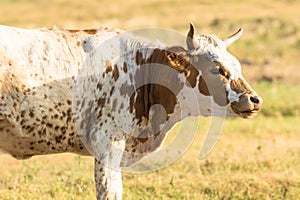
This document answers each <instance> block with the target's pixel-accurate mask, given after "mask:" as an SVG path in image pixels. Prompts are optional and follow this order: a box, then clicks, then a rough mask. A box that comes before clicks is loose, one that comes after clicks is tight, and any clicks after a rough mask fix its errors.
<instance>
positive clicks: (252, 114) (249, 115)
mask: <svg viewBox="0 0 300 200" xmlns="http://www.w3.org/2000/svg"><path fill="white" fill-rule="evenodd" d="M257 112H258V111H257V110H251V111H244V112H240V113H239V115H240V116H241V117H242V118H245V119H251V118H253V117H255V116H256V115H257Z"/></svg>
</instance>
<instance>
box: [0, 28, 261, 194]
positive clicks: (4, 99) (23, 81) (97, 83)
mask: <svg viewBox="0 0 300 200" xmlns="http://www.w3.org/2000/svg"><path fill="white" fill-rule="evenodd" d="M241 34H242V30H239V31H238V32H237V33H235V34H233V35H232V36H230V37H228V38H227V39H224V40H221V39H219V38H218V37H216V36H214V35H209V34H202V35H195V34H194V27H193V25H191V26H190V30H189V32H188V35H187V37H186V44H187V48H184V47H182V46H166V45H164V44H162V43H159V42H152V41H149V40H146V39H143V38H140V37H137V36H133V35H130V34H127V33H124V32H123V31H121V30H117V29H109V28H100V29H97V30H64V31H62V30H55V29H52V30H51V29H34V30H25V29H20V28H14V27H7V26H0V150H1V151H2V152H5V153H8V154H10V155H12V156H13V157H15V158H17V159H27V158H30V157H31V156H34V155H43V154H54V153H63V152H72V153H76V154H81V155H92V156H94V157H95V184H96V191H97V199H121V198H122V178H121V170H120V169H121V167H126V166H131V165H133V164H135V163H136V162H138V161H139V160H141V159H142V158H143V157H145V156H146V155H148V154H150V153H151V152H154V151H156V150H158V149H159V148H160V147H161V146H162V144H163V141H164V139H165V138H166V136H167V133H168V131H169V130H170V129H171V128H172V126H173V125H174V124H175V123H176V122H179V121H181V120H182V119H184V118H186V117H188V116H200V115H201V116H211V115H217V116H220V115H221V116H224V115H226V116H240V117H243V118H251V117H253V116H255V115H256V113H257V111H258V110H260V108H261V106H262V98H261V97H259V96H258V95H257V94H256V93H255V91H254V90H253V89H252V88H251V87H250V86H249V85H248V83H247V82H246V81H245V79H244V78H243V76H242V74H241V66H240V63H239V62H238V60H237V59H236V58H235V57H234V56H232V55H231V54H230V53H229V52H228V51H227V50H226V48H227V47H228V46H229V45H230V44H232V43H233V42H234V41H236V40H237V39H238V38H239V37H240V36H241ZM224 110H226V112H224Z"/></svg>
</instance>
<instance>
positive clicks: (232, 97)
mask: <svg viewBox="0 0 300 200" xmlns="http://www.w3.org/2000/svg"><path fill="white" fill-rule="evenodd" d="M242 32H243V30H242V29H240V30H238V31H237V32H236V33H235V34H233V35H231V36H230V37H228V38H227V39H225V40H221V39H219V38H218V37H216V36H214V35H207V34H205V35H195V34H194V27H193V25H192V24H191V25H190V30H189V32H188V35H187V39H186V43H187V50H185V49H184V48H181V47H171V48H170V49H169V50H168V51H167V52H168V53H167V54H168V55H167V57H168V59H169V62H170V63H171V64H172V65H173V66H176V68H177V69H179V70H180V71H184V72H185V74H186V76H187V79H188V80H189V79H190V80H192V79H191V77H194V78H196V77H197V78H196V79H197V80H196V82H195V81H194V83H193V82H190V83H192V85H191V87H194V89H197V91H198V92H200V93H201V95H202V96H203V95H204V96H211V97H212V98H213V100H214V103H215V104H217V105H218V106H221V107H229V112H228V113H227V115H228V116H237V115H238V116H241V117H243V118H251V117H254V116H255V115H256V113H257V111H258V110H260V109H261V107H262V101H263V100H262V98H261V97H260V96H258V95H257V94H256V92H255V91H254V90H253V89H252V88H251V87H250V85H249V84H248V83H247V82H246V80H245V79H244V77H243V76H242V71H241V65H240V63H239V61H238V60H237V59H236V58H235V57H234V56H233V55H231V54H230V53H229V52H228V51H227V49H226V48H227V47H228V46H229V45H231V44H232V43H233V42H235V41H236V40H237V39H239V38H240V36H241V35H242ZM191 66H192V67H191ZM194 69H197V70H194ZM195 83H196V84H195Z"/></svg>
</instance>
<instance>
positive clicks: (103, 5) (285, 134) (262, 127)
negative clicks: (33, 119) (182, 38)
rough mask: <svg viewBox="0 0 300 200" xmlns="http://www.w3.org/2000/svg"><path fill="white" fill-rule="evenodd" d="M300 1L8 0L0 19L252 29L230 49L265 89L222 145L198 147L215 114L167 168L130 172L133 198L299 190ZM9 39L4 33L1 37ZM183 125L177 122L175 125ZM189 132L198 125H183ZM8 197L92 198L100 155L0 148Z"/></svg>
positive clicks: (229, 123)
mask: <svg viewBox="0 0 300 200" xmlns="http://www.w3.org/2000/svg"><path fill="white" fill-rule="evenodd" d="M299 7H300V1H296V0H265V1H258V0H245V1H238V0H228V1H221V0H214V1H208V0H201V1H197V0H186V1H179V0H163V1H158V0H152V1H137V0H128V1H108V0H103V1H97V0H86V1H81V0H73V1H67V0H2V1H0V13H1V17H0V24H4V25H9V26H18V27H24V28H38V27H53V26H57V27H58V28H61V29H68V28H70V29H74V28H80V29H81V28H97V27H100V26H112V27H117V28H121V29H125V30H133V29H137V28H143V27H161V28H168V29H173V30H176V31H178V32H180V33H182V34H186V32H187V31H188V24H189V22H192V23H193V24H194V25H195V26H196V28H197V32H198V33H214V34H216V35H218V36H220V37H221V38H224V37H227V36H229V35H230V34H232V33H233V32H234V31H236V30H237V29H238V28H240V27H243V28H244V35H243V36H242V38H241V39H240V40H239V41H237V42H236V43H235V44H234V45H232V47H230V49H229V50H230V51H231V52H232V53H233V54H234V55H235V56H236V57H237V58H238V59H239V60H240V61H241V64H242V66H243V74H244V76H245V78H246V79H247V80H248V81H249V82H250V83H251V85H253V87H254V88H255V90H256V91H257V92H258V93H259V94H260V95H261V96H262V97H263V98H264V105H263V109H262V111H261V112H260V113H259V114H258V116H257V117H255V118H254V119H250V120H244V119H238V118H236V119H232V118H231V119H226V121H225V124H224V126H223V130H222V135H221V138H220V140H219V141H218V143H217V145H216V147H215V148H214V150H213V151H212V152H211V153H210V154H209V155H208V156H207V157H206V158H205V159H200V157H199V152H200V146H201V144H202V142H203V138H204V136H205V134H206V133H207V130H208V127H209V123H210V121H211V119H210V118H203V117H200V118H189V119H186V120H185V123H187V124H191V126H192V125H193V124H195V123H197V122H200V127H199V128H198V129H197V137H196V139H195V141H194V142H193V144H192V146H191V147H190V148H189V149H188V151H187V152H186V153H185V154H184V156H182V157H181V158H180V159H178V160H177V161H176V162H175V163H173V164H171V165H170V166H167V167H165V168H163V169H161V170H159V171H155V172H151V173H145V174H132V173H124V176H123V184H124V194H123V197H124V199H299V196H300V140H299V134H300V131H299V130H300V123H299V122H300V73H298V72H297V71H298V70H299V66H298V65H299V58H300V13H299ZM1 39H2V38H1ZM174 130H176V129H174ZM184 133H185V134H186V135H187V137H189V136H190V134H191V133H190V130H188V129H187V130H184ZM0 171H1V173H0V199H5V200H6V199H93V198H94V197H95V189H94V183H93V159H92V158H90V157H81V156H78V155H73V154H60V155H48V156H36V157H33V158H30V159H28V160H24V161H17V160H15V159H13V158H11V157H10V156H9V155H5V154H0Z"/></svg>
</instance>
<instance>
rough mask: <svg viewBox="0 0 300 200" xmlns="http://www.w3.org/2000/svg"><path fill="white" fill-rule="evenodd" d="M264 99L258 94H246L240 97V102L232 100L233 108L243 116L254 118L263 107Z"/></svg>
mask: <svg viewBox="0 0 300 200" xmlns="http://www.w3.org/2000/svg"><path fill="white" fill-rule="evenodd" d="M262 103H263V99H262V98H261V97H260V96H257V95H256V94H255V95H253V94H244V95H241V96H240V98H239V102H236V101H235V102H232V103H231V108H232V110H233V111H234V112H235V113H236V114H238V115H240V116H241V117H243V118H252V117H254V116H255V115H256V114H257V112H258V111H259V110H260V109H261V108H262Z"/></svg>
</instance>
